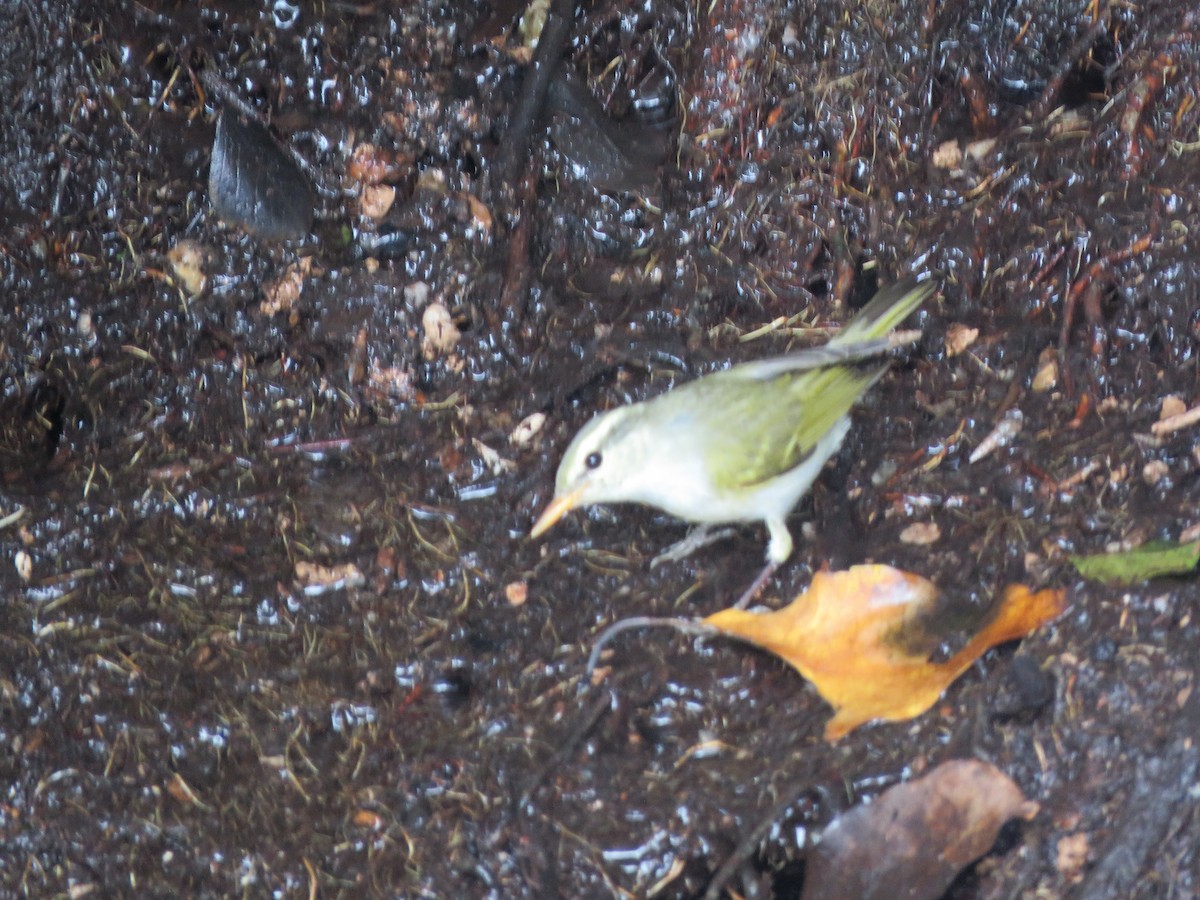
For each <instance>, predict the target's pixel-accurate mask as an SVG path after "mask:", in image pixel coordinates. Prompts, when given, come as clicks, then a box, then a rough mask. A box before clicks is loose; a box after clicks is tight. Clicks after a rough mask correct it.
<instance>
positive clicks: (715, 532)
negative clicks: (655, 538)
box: [650, 525, 733, 569]
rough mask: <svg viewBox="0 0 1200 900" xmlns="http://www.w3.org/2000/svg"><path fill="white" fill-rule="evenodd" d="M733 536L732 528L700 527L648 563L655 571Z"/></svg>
mask: <svg viewBox="0 0 1200 900" xmlns="http://www.w3.org/2000/svg"><path fill="white" fill-rule="evenodd" d="M731 534H733V529H732V528H713V527H712V526H711V525H700V526H699V527H697V528H693V529H692V530H691V531H689V532H688V535H687V537H685V538H684V539H683V540H681V541H676V542H675V543H674V544H672V545H671V546H670V547H668V548H667V549H666V550H664V551H663V552H662V553H660V554H658V556H656V557H654V559H652V560H651V561H650V568H651V569H656V568H658V567H659V566H660V565H662V564H663V563H668V562H679V560H681V559H686V558H687V557H689V556H691V555H692V554H693V553H695V552H696V551H697V550H699V549H700V548H701V547H707V546H708V545H709V544H712V543H715V542H717V541H719V540H721V539H722V538H727V537H729V535H731Z"/></svg>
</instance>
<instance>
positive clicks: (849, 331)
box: [827, 278, 934, 347]
mask: <svg viewBox="0 0 1200 900" xmlns="http://www.w3.org/2000/svg"><path fill="white" fill-rule="evenodd" d="M933 291H934V284H933V282H932V281H923V282H920V283H918V282H917V281H916V279H913V278H907V279H905V280H904V281H899V282H897V283H896V284H892V285H888V286H887V287H885V288H881V289H880V291H879V293H877V294H876V295H875V296H874V297H872V298H871V302H870V303H868V304H867V305H866V306H864V307H863V308H862V310H861V312H859V314H858V315H857V316H855V317H854V318H853V319H851V320H850V322H849V323H848V324H847V325H846V327H845V328H843V329H842V330H841V331H839V332H838V333H837V335H836V336H835V337H834V338H833V339H832V340H830V341H829V344H828V345H827V346H829V347H839V346H844V345H847V344H858V343H862V342H863V341H870V340H874V339H876V338H881V337H883V336H884V335H886V334H887V333H888V332H890V331H891V330H892V329H893V328H895V327H896V326H897V325H899V324H900V323H901V322H903V321H904V320H905V319H907V318H908V316H909V315H910V314H911V313H912V312H913V311H914V310H915V309H916V308H917V307H918V306H920V305H921V304H922V303H924V302H925V301H926V300H928V299H929V296H930V295H931V294H932V293H933Z"/></svg>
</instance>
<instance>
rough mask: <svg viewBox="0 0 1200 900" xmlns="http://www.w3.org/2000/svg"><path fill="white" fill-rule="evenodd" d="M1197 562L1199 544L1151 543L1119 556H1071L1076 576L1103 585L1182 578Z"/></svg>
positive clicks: (1199, 550)
mask: <svg viewBox="0 0 1200 900" xmlns="http://www.w3.org/2000/svg"><path fill="white" fill-rule="evenodd" d="M1197 562H1200V541H1192V542H1191V543H1187V544H1170V543H1166V542H1163V541H1152V542H1150V543H1148V544H1143V545H1142V546H1140V547H1135V548H1134V549H1132V550H1125V551H1122V552H1120V553H1098V554H1096V555H1094V556H1072V557H1071V564H1072V565H1073V566H1075V568H1076V570H1078V572H1079V574H1080V575H1082V576H1083V577H1084V578H1089V579H1091V580H1092V581H1101V582H1105V583H1107V584H1129V583H1131V582H1134V581H1143V580H1144V579H1147V578H1157V577H1158V576H1160V575H1186V574H1188V573H1189V572H1191V571H1193V570H1194V569H1195V568H1196V563H1197Z"/></svg>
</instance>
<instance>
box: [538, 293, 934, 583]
mask: <svg viewBox="0 0 1200 900" xmlns="http://www.w3.org/2000/svg"><path fill="white" fill-rule="evenodd" d="M933 291H934V286H933V285H932V284H931V283H930V282H928V281H927V282H923V283H921V284H918V283H917V282H916V281H915V280H911V279H910V280H907V281H904V282H901V283H899V284H896V285H892V286H889V287H885V288H883V289H882V290H880V291H879V293H877V294H876V295H875V297H874V298H873V299H872V300H871V302H870V303H868V304H867V305H866V306H865V307H863V309H862V311H861V312H860V313H859V314H858V315H857V316H855V317H854V319H853V320H851V321H850V323H849V324H847V325H846V327H844V328H843V329H842V330H841V331H840V332H838V334H837V335H836V336H835V337H834V338H833V339H832V340H830V341H829V342H828V343H827V344H825V345H824V346H821V347H816V348H812V349H808V350H801V351H798V352H796V353H791V354H788V355H786V356H779V357H774V358H770V359H763V360H757V361H753V362H747V363H742V364H740V365H736V366H733V367H731V368H729V369H725V370H722V371H718V372H714V373H712V374H709V375H705V376H702V377H700V378H697V379H696V380H695V381H690V382H687V383H685V384H682V385H679V386H678V387H675V388H673V389H672V390H669V391H667V392H666V393H664V394H661V395H659V396H658V397H655V398H653V399H650V400H646V401H643V402H641V403H633V404H630V405H628V406H621V407H617V408H616V409H611V410H608V411H607V412H604V413H601V414H600V415H598V416H596V417H595V418H593V419H592V420H591V421H590V422H588V424H587V425H585V426H584V427H583V428H582V429H581V430H580V431H579V433H578V434H577V435H576V436H575V439H574V440H573V441H571V444H570V446H568V447H567V450H566V453H565V454H563V458H562V462H561V463H560V465H559V467H558V475H557V477H556V479H555V487H554V498H553V500H552V501H551V503H550V505H549V506H548V507H547V508H546V510H545V512H543V513H542V515H541V517H540V518H539V519H538V520H537V522H536V523H535V524H534V526H533V530H532V531H531V537H534V538H536V537H539V536H540V535H542V534H543V533H544V532H545V531H546V530H547V529H548V528H550V526H552V525H553V524H554V523H555V522H557V521H558V520H559V519H561V518H562V517H563V515H564V514H566V513H567V512H568V511H569V510H572V509H575V508H577V507H581V506H588V505H590V504H593V503H622V502H631V503H642V504H646V505H648V506H654V507H657V508H659V509H661V510H664V511H665V512H668V513H670V514H671V515H674V516H677V517H678V518H680V519H685V520H687V521H689V522H694V523H699V524H701V525H706V526H707V525H716V524H726V523H732V522H755V521H760V522H763V523H764V524H765V525H766V527H767V531H768V533H769V535H770V542H769V544H768V546H767V566H766V568H765V569H764V570H763V572H762V574H761V575H760V576H759V577H758V578H757V579H756V580H755V583H754V585H752V586H751V589H750V590H748V591H747V592H746V594H745V595H743V600H748V596H749V595H751V594H752V593H756V592H757V590H758V588H759V587H761V585H762V584H763V583H765V581H766V579H767V578H768V577H770V575H771V573H772V572H773V571H774V569H775V568H776V567H777V566H779V565H780V564H781V563H783V561H784V560H786V559H787V558H788V557H789V556H790V555H791V553H792V546H793V544H792V535H791V533H790V532H789V531H788V527H787V522H786V518H787V516H788V514H789V513H790V512H791V511H792V509H793V508H794V507H795V505H796V503H797V502H799V500H800V498H801V497H803V496H804V494H805V493H806V492H807V491H808V489H809V487H811V486H812V483H813V481H814V480H815V479H816V477H817V475H818V474H819V473H820V471H821V468H822V467H823V466H824V465H825V463H826V462H827V461H828V459H829V458H830V457H831V456H832V455H833V454H834V453H835V452H837V449H838V447H840V446H841V444H842V441H843V440H844V439H845V437H846V432H847V431H849V429H850V408H851V407H852V406H853V405H854V402H855V401H856V400H857V399H858V398H859V397H860V396H862V394H863V393H864V392H865V391H866V390H867V389H868V388H869V387H870V386H871V385H872V384H874V383H875V382H876V381H877V380H879V378H880V377H881V376H882V375H883V373H884V372H886V371H887V368H888V365H889V360H886V359H885V360H882V361H880V360H879V359H878V358H877V357H879V356H880V355H881V354H883V353H884V352H885V351H887V350H888V349H890V348H891V347H893V346H895V344H894V342H893V341H892V340H890V339H889V338H888V337H887V335H888V333H889V332H890V331H891V330H892V329H893V328H895V327H896V326H897V325H899V324H900V323H901V322H902V321H903V320H904V319H905V318H907V317H908V315H909V314H910V313H912V312H913V311H914V310H915V309H917V307H918V306H920V305H921V304H922V303H924V302H925V300H927V299H928V298H929V296H930V295H931V294H932V293H933Z"/></svg>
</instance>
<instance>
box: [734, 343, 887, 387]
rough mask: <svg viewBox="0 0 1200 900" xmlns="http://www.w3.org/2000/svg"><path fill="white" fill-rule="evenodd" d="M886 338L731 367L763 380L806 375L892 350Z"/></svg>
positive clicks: (812, 349)
mask: <svg viewBox="0 0 1200 900" xmlns="http://www.w3.org/2000/svg"><path fill="white" fill-rule="evenodd" d="M894 346H895V345H894V344H893V342H892V339H891V338H890V337H876V338H870V339H867V340H862V341H856V342H855V343H852V344H840V345H839V344H824V345H822V346H820V347H809V348H806V349H804V350H797V351H795V352H793V353H789V354H787V355H786V356H772V357H770V358H768V359H756V360H753V361H751V362H745V363H741V364H739V365H738V366H736V367H735V371H736V372H737V373H738V375H739V376H741V377H744V378H753V379H757V380H759V381H765V380H767V379H771V378H778V377H779V376H780V375H785V374H788V373H790V372H806V371H810V370H812V369H823V368H825V366H831V365H834V364H836V363H853V362H861V361H862V360H864V359H870V358H871V357H872V356H879V355H880V354H883V353H887V352H888V351H889V350H891V349H893V347H894Z"/></svg>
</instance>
